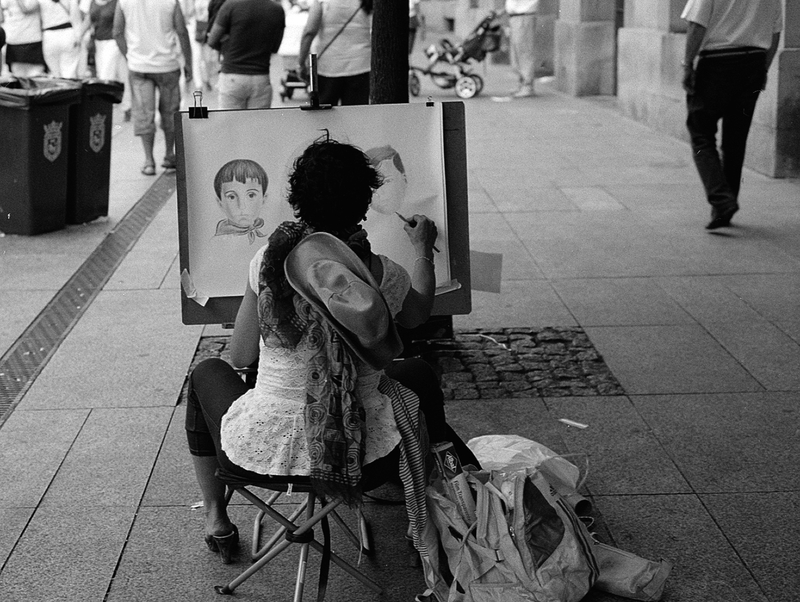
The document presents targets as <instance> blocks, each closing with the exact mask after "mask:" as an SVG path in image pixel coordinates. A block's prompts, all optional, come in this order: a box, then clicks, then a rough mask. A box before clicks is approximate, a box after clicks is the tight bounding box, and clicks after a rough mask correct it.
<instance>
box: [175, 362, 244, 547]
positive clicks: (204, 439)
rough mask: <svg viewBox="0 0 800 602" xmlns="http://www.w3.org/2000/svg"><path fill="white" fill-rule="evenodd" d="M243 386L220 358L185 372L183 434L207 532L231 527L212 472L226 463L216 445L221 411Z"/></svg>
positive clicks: (221, 488)
mask: <svg viewBox="0 0 800 602" xmlns="http://www.w3.org/2000/svg"><path fill="white" fill-rule="evenodd" d="M247 389H248V387H247V385H246V384H245V383H244V381H243V380H242V379H241V377H240V376H239V374H238V373H237V372H236V371H235V370H234V369H233V368H232V367H231V366H230V364H228V363H227V362H225V361H223V360H220V359H209V360H205V361H203V362H200V364H198V365H197V367H196V368H195V369H194V370H193V371H192V373H191V375H190V376H189V387H188V393H187V396H186V438H187V440H188V444H189V453H190V454H191V455H192V462H193V464H194V470H195V476H196V477H197V483H198V485H199V486H200V491H201V493H202V496H203V508H204V509H205V516H206V518H205V529H206V534H207V535H224V534H227V533H230V531H231V521H230V519H229V518H228V512H227V504H226V503H225V486H224V485H223V484H222V483H221V482H220V481H219V480H217V478H216V476H215V473H216V471H217V468H219V467H220V466H221V465H224V464H227V463H229V461H227V462H223V463H222V464H221V463H220V457H222V458H224V459H226V458H225V456H224V452H222V450H221V447H220V425H221V424H222V417H223V416H224V415H225V412H227V411H228V408H230V406H231V404H232V403H233V402H234V401H236V400H237V399H238V398H239V397H241V396H242V395H243V394H244V393H245V392H246V391H247ZM226 467H227V466H226Z"/></svg>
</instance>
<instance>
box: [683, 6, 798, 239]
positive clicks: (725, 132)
mask: <svg viewBox="0 0 800 602" xmlns="http://www.w3.org/2000/svg"><path fill="white" fill-rule="evenodd" d="M681 18H682V19H684V20H686V21H688V23H689V29H688V32H687V35H686V55H685V60H684V62H683V69H684V74H683V88H684V89H685V90H686V104H687V108H688V117H687V119H686V126H687V127H688V128H689V135H690V137H691V142H692V151H693V154H694V162H695V165H696V166H697V171H698V172H699V173H700V179H701V180H702V181H703V186H704V187H705V190H706V197H707V199H708V202H709V204H710V205H711V221H710V222H709V223H708V225H707V226H706V229H708V230H715V229H717V228H722V227H725V226H729V225H730V223H731V218H732V217H733V215H734V213H736V212H737V211H738V210H739V185H740V183H741V179H742V165H743V164H744V154H745V148H746V146H747V134H748V132H749V131H750V124H751V122H752V120H753V111H754V109H755V106H756V101H757V100H758V94H759V92H761V90H763V89H764V87H765V86H766V82H767V71H768V70H769V66H770V64H772V59H773V58H774V57H775V53H776V52H777V50H778V43H779V42H780V36H781V31H782V30H783V8H782V6H781V0H689V1H688V2H687V3H686V7H685V8H684V10H683V14H682V15H681ZM720 120H722V144H721V152H720V151H718V150H717V139H716V135H717V124H718V122H719V121H720Z"/></svg>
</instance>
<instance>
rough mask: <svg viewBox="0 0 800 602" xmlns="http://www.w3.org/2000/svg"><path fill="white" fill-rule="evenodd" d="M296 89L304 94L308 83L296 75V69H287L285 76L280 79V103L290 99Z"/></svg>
mask: <svg viewBox="0 0 800 602" xmlns="http://www.w3.org/2000/svg"><path fill="white" fill-rule="evenodd" d="M298 89H300V90H303V91H304V92H306V91H307V89H308V82H307V81H306V80H304V79H303V78H302V77H300V75H298V73H297V69H287V70H286V74H285V75H284V76H283V77H282V78H281V89H280V96H281V101H283V102H286V99H287V98H291V97H292V95H293V94H294V91H295V90H298Z"/></svg>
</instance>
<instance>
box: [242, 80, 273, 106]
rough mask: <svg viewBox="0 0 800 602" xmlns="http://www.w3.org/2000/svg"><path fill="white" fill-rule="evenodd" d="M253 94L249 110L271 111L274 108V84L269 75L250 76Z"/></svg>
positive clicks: (251, 93)
mask: <svg viewBox="0 0 800 602" xmlns="http://www.w3.org/2000/svg"><path fill="white" fill-rule="evenodd" d="M248 77H249V78H250V80H251V81H250V85H251V92H250V98H248V99H247V108H248V109H269V108H270V107H271V106H272V84H271V83H270V81H269V74H267V75H250V76H248Z"/></svg>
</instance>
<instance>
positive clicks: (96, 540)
mask: <svg viewBox="0 0 800 602" xmlns="http://www.w3.org/2000/svg"><path fill="white" fill-rule="evenodd" d="M134 515H135V509H134V508H129V509H127V510H126V511H123V510H122V509H121V508H119V507H107V508H97V507H96V508H92V509H91V510H89V511H87V509H85V508H80V507H77V508H65V507H50V508H46V509H40V510H38V511H37V512H36V514H35V515H34V517H33V519H32V520H31V521H30V523H28V525H27V527H26V529H25V533H24V534H23V535H22V537H21V538H20V540H19V542H18V543H17V545H16V547H15V548H14V553H13V554H12V555H11V557H10V558H9V559H8V561H7V562H6V564H5V566H4V567H3V570H2V572H0V592H2V596H3V597H2V599H3V602H43V601H45V600H46V601H47V602H50V601H53V602H57V601H75V600H103V599H104V596H105V592H106V589H107V588H108V584H109V583H110V582H111V581H112V579H113V576H114V571H115V568H116V565H117V562H118V559H119V556H120V554H121V553H122V551H123V548H124V546H125V541H126V539H127V535H128V531H129V529H130V525H131V523H132V522H133V519H134ZM151 545H152V544H151ZM158 562H160V563H162V564H163V559H158Z"/></svg>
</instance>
